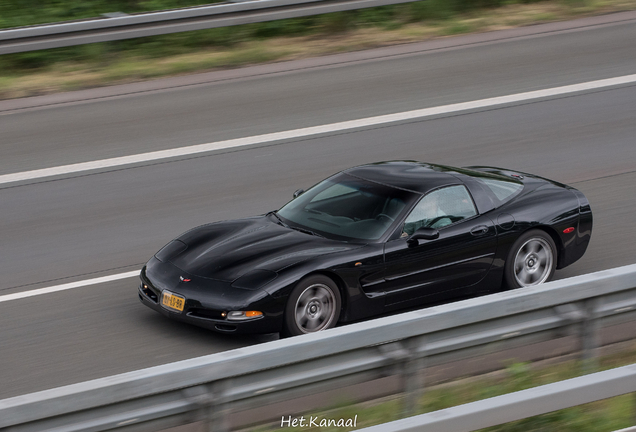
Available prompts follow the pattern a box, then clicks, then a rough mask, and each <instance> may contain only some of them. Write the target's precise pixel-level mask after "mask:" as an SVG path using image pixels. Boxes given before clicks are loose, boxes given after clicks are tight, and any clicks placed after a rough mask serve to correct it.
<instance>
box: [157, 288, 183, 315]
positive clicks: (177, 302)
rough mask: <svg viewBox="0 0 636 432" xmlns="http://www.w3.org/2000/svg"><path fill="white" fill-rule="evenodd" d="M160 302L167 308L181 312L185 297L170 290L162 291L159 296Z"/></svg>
mask: <svg viewBox="0 0 636 432" xmlns="http://www.w3.org/2000/svg"><path fill="white" fill-rule="evenodd" d="M161 304H162V305H164V306H165V307H167V308H168V309H174V310H177V311H179V312H183V307H184V306H185V298H183V297H181V296H178V295H176V294H173V293H171V292H170V291H164V292H163V295H162V297H161Z"/></svg>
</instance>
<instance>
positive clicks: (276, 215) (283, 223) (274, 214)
mask: <svg viewBox="0 0 636 432" xmlns="http://www.w3.org/2000/svg"><path fill="white" fill-rule="evenodd" d="M269 215H273V216H274V217H275V218H276V219H278V223H279V224H280V225H282V226H284V227H285V228H290V226H289V225H287V224H286V223H285V222H283V220H282V219H281V218H280V216H278V214H276V210H272V211H271V212H269V213H267V214H266V215H265V216H269Z"/></svg>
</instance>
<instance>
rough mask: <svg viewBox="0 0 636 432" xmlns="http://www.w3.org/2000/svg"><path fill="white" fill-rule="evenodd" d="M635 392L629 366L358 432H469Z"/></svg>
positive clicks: (635, 368) (634, 373)
mask: <svg viewBox="0 0 636 432" xmlns="http://www.w3.org/2000/svg"><path fill="white" fill-rule="evenodd" d="M635 391H636V364H632V365H629V366H623V367H620V368H616V369H610V370H607V371H603V372H598V373H595V374H590V375H585V376H582V377H578V378H572V379H569V380H564V381H559V382H556V383H552V384H547V385H543V386H539V387H534V388H530V389H527V390H522V391H518V392H514V393H508V394H505V395H501V396H497V397H493V398H490V399H484V400H480V401H477V402H471V403H468V404H464V405H459V406H455V407H452V408H447V409H443V410H439V411H434V412H431V413H426V414H421V415H418V416H413V417H409V418H405V419H401V420H396V421H393V422H389V423H383V424H380V425H376V426H372V427H369V428H364V429H360V430H359V432H469V431H474V430H477V429H482V428H487V427H491V426H497V425H500V424H503V423H508V422H512V421H515V420H521V419H524V418H528V417H532V416H536V415H540V414H546V413H549V412H552V411H557V410H560V409H564V408H570V407H572V406H576V405H583V404H586V403H590V402H596V401H599V400H602V399H607V398H610V397H615V396H620V395H624V394H627V393H633V392H635ZM617 432H620V431H617Z"/></svg>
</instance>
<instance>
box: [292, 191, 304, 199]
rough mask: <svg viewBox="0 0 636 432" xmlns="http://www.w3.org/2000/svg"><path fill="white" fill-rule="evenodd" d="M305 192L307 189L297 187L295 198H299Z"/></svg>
mask: <svg viewBox="0 0 636 432" xmlns="http://www.w3.org/2000/svg"><path fill="white" fill-rule="evenodd" d="M303 193H305V189H297V190H296V192H294V199H296V198H298V197H299V196H301V195H302V194H303Z"/></svg>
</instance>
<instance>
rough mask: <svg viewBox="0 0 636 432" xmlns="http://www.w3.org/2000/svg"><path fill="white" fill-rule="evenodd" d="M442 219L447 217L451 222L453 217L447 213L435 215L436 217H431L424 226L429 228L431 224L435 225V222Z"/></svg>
mask: <svg viewBox="0 0 636 432" xmlns="http://www.w3.org/2000/svg"><path fill="white" fill-rule="evenodd" d="M442 219H449V220H450V221H451V223H452V222H453V219H452V218H451V217H450V216H448V215H443V216H437V217H434V218H433V219H431V220H430V221H428V222H426V225H425V227H426V228H431V227H432V226H433V225H435V224H436V223H437V222H439V221H441V220H442Z"/></svg>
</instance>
